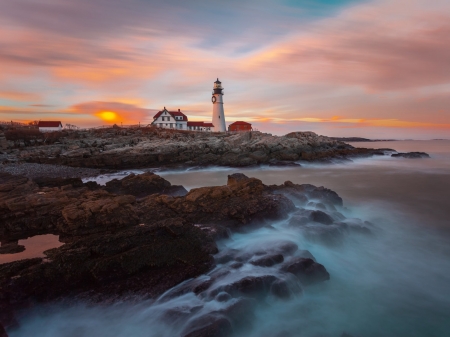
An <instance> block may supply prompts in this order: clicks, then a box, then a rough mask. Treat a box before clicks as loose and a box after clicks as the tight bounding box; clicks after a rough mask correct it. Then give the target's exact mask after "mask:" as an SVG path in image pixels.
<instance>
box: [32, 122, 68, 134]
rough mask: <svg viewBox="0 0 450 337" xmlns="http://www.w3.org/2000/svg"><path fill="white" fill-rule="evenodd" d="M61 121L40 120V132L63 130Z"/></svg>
mask: <svg viewBox="0 0 450 337" xmlns="http://www.w3.org/2000/svg"><path fill="white" fill-rule="evenodd" d="M62 127H63V126H62V124H61V122H59V121H58V122H57V121H39V123H38V128H39V131H40V132H54V131H61V130H62Z"/></svg>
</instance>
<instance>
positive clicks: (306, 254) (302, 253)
mask: <svg viewBox="0 0 450 337" xmlns="http://www.w3.org/2000/svg"><path fill="white" fill-rule="evenodd" d="M297 255H298V256H299V257H303V258H306V259H311V260H313V261H316V258H315V257H314V256H313V255H312V254H311V252H310V251H309V250H299V251H298V253H297Z"/></svg>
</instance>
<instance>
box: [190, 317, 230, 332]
mask: <svg viewBox="0 0 450 337" xmlns="http://www.w3.org/2000/svg"><path fill="white" fill-rule="evenodd" d="M232 334H233V328H232V325H231V322H230V321H229V320H228V319H227V318H226V317H225V316H223V315H220V314H209V315H205V316H201V317H199V318H197V319H195V320H193V321H192V322H191V323H190V325H189V326H188V327H186V329H185V331H184V332H183V333H182V334H181V336H183V337H228V336H231V335H232Z"/></svg>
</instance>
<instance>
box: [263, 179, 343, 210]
mask: <svg viewBox="0 0 450 337" xmlns="http://www.w3.org/2000/svg"><path fill="white" fill-rule="evenodd" d="M268 190H269V191H271V192H272V193H281V194H284V195H285V196H287V197H288V198H290V199H291V200H292V201H294V202H296V203H298V204H306V203H307V202H308V201H310V200H315V201H316V202H321V203H323V204H324V205H333V206H342V204H343V202H342V198H341V197H339V195H338V194H337V193H336V192H334V191H332V190H329V189H327V188H325V187H316V186H314V185H310V184H302V185H298V184H294V183H292V182H291V181H286V182H285V183H284V184H283V185H270V186H268Z"/></svg>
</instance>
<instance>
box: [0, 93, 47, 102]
mask: <svg viewBox="0 0 450 337" xmlns="http://www.w3.org/2000/svg"><path fill="white" fill-rule="evenodd" d="M2 98H4V99H7V100H12V101H25V102H27V101H39V100H40V99H41V95H40V94H39V93H34V92H23V91H0V99H2Z"/></svg>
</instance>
